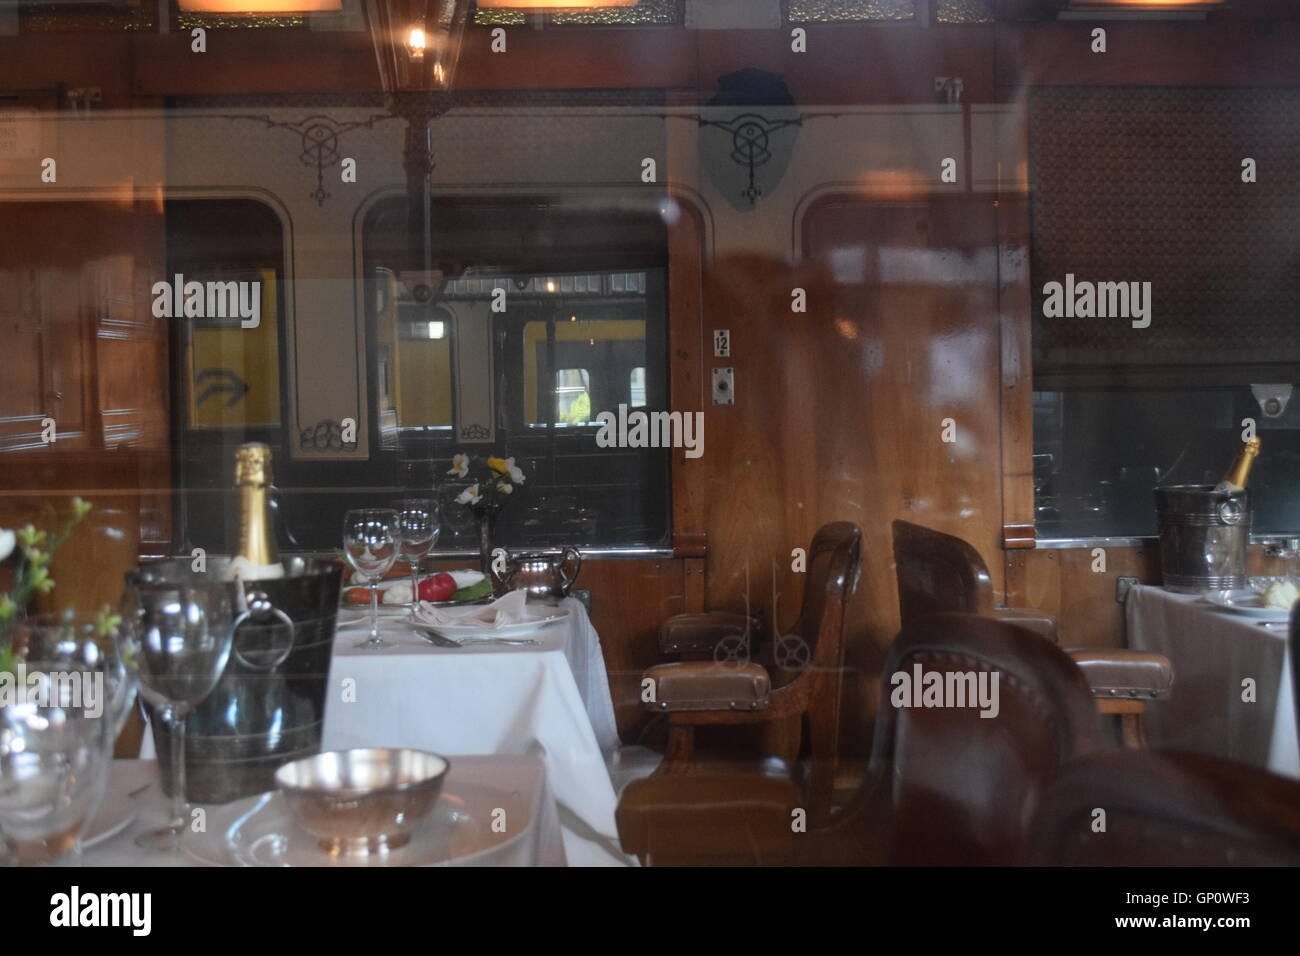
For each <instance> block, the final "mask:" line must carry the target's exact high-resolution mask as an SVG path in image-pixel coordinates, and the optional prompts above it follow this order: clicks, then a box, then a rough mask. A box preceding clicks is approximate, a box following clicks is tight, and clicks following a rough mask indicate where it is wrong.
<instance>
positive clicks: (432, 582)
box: [420, 571, 456, 602]
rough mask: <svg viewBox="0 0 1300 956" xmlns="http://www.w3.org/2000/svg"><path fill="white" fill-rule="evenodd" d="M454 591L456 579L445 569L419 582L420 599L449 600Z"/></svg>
mask: <svg viewBox="0 0 1300 956" xmlns="http://www.w3.org/2000/svg"><path fill="white" fill-rule="evenodd" d="M455 593H456V579H455V578H453V577H452V576H451V575H450V574H448V573H447V572H446V571H443V572H442V573H440V574H435V575H434V576H433V577H431V578H425V579H424V580H423V581H421V582H420V600H421V601H432V602H437V601H450V600H451V597H452V595H453V594H455Z"/></svg>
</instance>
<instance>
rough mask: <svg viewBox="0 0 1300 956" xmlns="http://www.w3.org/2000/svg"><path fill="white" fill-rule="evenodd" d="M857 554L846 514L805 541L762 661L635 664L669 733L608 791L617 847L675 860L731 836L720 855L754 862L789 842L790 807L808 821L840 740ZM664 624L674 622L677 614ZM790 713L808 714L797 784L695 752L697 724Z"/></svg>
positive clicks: (824, 800)
mask: <svg viewBox="0 0 1300 956" xmlns="http://www.w3.org/2000/svg"><path fill="white" fill-rule="evenodd" d="M861 554H862V532H861V531H860V530H859V529H858V527H857V526H856V525H853V524H849V523H845V522H838V523H834V524H828V525H826V526H825V527H823V528H821V530H819V531H818V532H817V534H816V535H815V536H814V538H813V542H812V546H811V548H810V549H809V552H808V570H807V578H806V583H805V587H804V596H803V604H802V607H801V610H800V613H799V619H798V621H797V622H796V623H795V625H794V627H793V628H792V629H791V631H790V632H789V634H787V635H785V636H784V637H781V638H780V639H778V640H777V641H776V642H775V643H774V646H773V647H772V648H771V649H770V650H767V652H766V653H765V654H764V655H763V656H764V657H765V658H770V660H769V661H768V665H767V666H764V665H763V664H760V663H759V662H758V661H757V660H749V659H746V657H745V655H743V654H741V655H739V656H738V657H736V658H735V659H723V660H714V659H708V660H690V661H680V662H675V663H668V664H660V665H657V666H655V667H652V668H650V669H649V670H647V671H646V672H645V675H644V676H645V678H647V679H648V680H650V681H652V682H653V684H652V686H653V687H654V700H653V701H651V702H649V703H647V705H646V706H647V707H648V708H650V709H651V710H653V711H656V712H659V713H663V714H666V715H667V717H668V720H669V741H668V749H667V752H666V753H665V755H664V762H663V764H662V765H661V766H660V768H659V770H657V771H656V772H655V774H654V775H652V776H651V777H648V778H646V779H644V780H639V781H636V782H635V783H632V784H630V785H629V786H628V787H627V789H626V790H624V792H623V795H622V797H621V799H620V801H619V807H618V814H617V816H618V827H619V836H620V839H621V840H622V844H623V849H624V850H625V851H627V852H628V853H634V854H636V855H638V856H641V857H642V858H648V859H651V860H652V861H655V860H657V862H665V861H667V860H669V859H671V860H673V861H674V862H683V861H685V860H686V859H687V858H688V857H690V858H693V859H699V858H702V857H706V856H713V857H715V858H717V857H720V856H726V854H723V853H722V850H723V849H724V848H727V847H730V848H731V849H732V850H733V851H734V853H733V854H732V858H731V859H730V860H729V862H742V861H747V862H762V861H763V859H764V857H765V855H766V856H767V857H770V856H771V854H773V853H780V852H783V851H784V849H785V848H786V847H787V846H788V844H789V839H790V836H791V833H792V830H791V825H790V824H791V814H792V813H793V812H794V811H795V810H797V809H801V810H804V811H805V813H806V814H807V819H808V821H809V824H810V825H815V824H816V823H817V822H819V821H820V820H822V819H824V818H825V817H826V816H827V815H828V814H829V812H830V806H831V795H832V791H833V788H834V773H835V758H836V755H837V751H838V746H839V718H840V697H841V690H842V688H841V684H842V680H843V673H842V671H843V663H844V640H843V631H844V611H845V605H846V604H847V601H848V598H849V596H850V595H851V594H852V592H853V589H854V588H855V587H856V585H857V577H858V570H859V563H860V561H861ZM692 617H695V616H692ZM674 622H676V623H674ZM669 625H670V626H671V627H678V626H682V622H681V619H674V621H671V622H669ZM692 626H697V625H695V624H693V625H692ZM747 626H748V625H747V624H746V621H745V619H744V617H743V616H741V617H740V618H739V619H738V620H731V621H727V622H723V626H722V627H720V628H719V629H718V630H717V631H715V632H713V634H714V639H715V640H716V641H718V642H724V641H726V639H728V638H734V637H736V636H737V635H738V634H739V633H740V632H742V631H744V630H745V628H746V627H747ZM704 633H706V632H703V631H701V634H704ZM696 638H697V640H699V641H700V642H701V643H700V644H699V645H697V649H698V647H702V646H706V644H705V641H706V640H707V638H706V637H703V636H701V635H700V634H697V635H696ZM733 646H734V645H733ZM723 656H724V657H726V655H723ZM791 718H803V720H805V721H806V723H807V729H808V753H809V764H810V767H809V774H808V785H807V789H806V791H804V790H801V789H800V788H799V787H798V786H797V785H796V784H795V783H794V782H793V781H792V780H791V779H790V777H789V775H788V773H786V772H784V770H783V769H782V768H780V767H779V766H777V765H775V764H774V763H773V762H772V761H766V762H764V763H763V764H762V765H759V766H758V767H756V766H755V765H754V764H752V763H748V764H746V763H739V764H738V763H730V762H729V763H728V764H727V765H726V766H720V765H719V764H717V763H710V764H702V763H697V762H696V760H695V728H696V727H697V726H701V725H732V726H736V725H753V724H760V723H768V722H773V721H789V720H790V719H791ZM747 821H748V822H747ZM754 821H761V824H762V825H759V824H757V823H755V822H754ZM778 824H779V825H778ZM691 833H697V834H699V833H708V834H710V841H711V845H712V847H713V849H712V850H710V851H709V852H707V853H706V852H704V848H702V847H701V846H700V845H699V844H698V842H696V843H692V839H694V838H692V839H688V837H689V835H690V834H691ZM760 833H761V834H765V836H764V838H763V839H762V840H760V839H759V834H760Z"/></svg>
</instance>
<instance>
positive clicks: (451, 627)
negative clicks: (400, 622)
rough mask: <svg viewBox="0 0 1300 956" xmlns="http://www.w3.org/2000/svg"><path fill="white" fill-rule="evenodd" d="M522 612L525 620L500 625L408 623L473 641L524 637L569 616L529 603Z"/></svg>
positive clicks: (560, 611)
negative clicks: (525, 617) (525, 616)
mask: <svg viewBox="0 0 1300 956" xmlns="http://www.w3.org/2000/svg"><path fill="white" fill-rule="evenodd" d="M524 613H525V614H526V615H527V620H523V621H519V622H517V623H515V624H503V625H502V626H501V627H484V626H483V625H481V624H428V623H426V622H424V621H416V620H412V621H410V623H411V624H412V625H413V626H417V627H419V628H420V629H422V630H426V631H433V633H435V634H437V635H439V636H441V637H449V638H451V639H452V640H453V641H466V642H473V641H476V640H483V639H485V638H494V637H526V636H527V635H529V634H531V633H532V632H534V631H536V630H539V629H541V628H543V627H549V626H550V625H552V624H555V623H557V622H559V621H563V620H564V619H565V618H567V617H568V616H569V609H568V608H567V607H564V608H558V609H557V608H548V607H544V606H538V605H531V606H528V607H526V608H525V609H524Z"/></svg>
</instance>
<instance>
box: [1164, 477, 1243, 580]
mask: <svg viewBox="0 0 1300 956" xmlns="http://www.w3.org/2000/svg"><path fill="white" fill-rule="evenodd" d="M1214 488H1215V486H1214V485H1167V486H1165V487H1163V488H1157V489H1156V516H1157V518H1158V520H1159V527H1160V567H1161V570H1162V571H1163V573H1164V584H1165V587H1166V588H1168V589H1169V590H1171V591H1187V592H1193V593H1195V592H1200V591H1205V590H1207V589H1210V588H1214V589H1223V588H1244V587H1247V586H1248V585H1249V583H1250V581H1249V576H1248V574H1247V566H1246V548H1247V546H1248V545H1249V544H1250V491H1249V490H1248V489H1242V490H1241V491H1215V490H1214Z"/></svg>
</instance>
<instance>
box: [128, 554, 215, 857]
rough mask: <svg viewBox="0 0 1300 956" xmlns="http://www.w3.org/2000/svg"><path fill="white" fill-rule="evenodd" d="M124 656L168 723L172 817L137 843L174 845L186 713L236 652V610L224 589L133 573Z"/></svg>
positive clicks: (178, 833)
mask: <svg viewBox="0 0 1300 956" xmlns="http://www.w3.org/2000/svg"><path fill="white" fill-rule="evenodd" d="M127 581H128V587H127V593H126V598H125V600H124V611H125V613H124V620H123V627H122V659H123V661H125V663H126V666H127V669H128V670H129V671H131V672H132V673H133V674H135V675H136V678H137V680H138V681H139V686H140V694H141V696H142V697H144V699H145V700H146V701H148V702H149V703H150V704H151V705H152V706H153V707H154V709H155V711H156V712H157V714H158V717H159V719H161V720H162V721H163V723H164V724H165V725H166V727H167V731H168V734H167V736H168V739H169V743H170V745H171V746H170V757H171V760H170V764H171V767H170V769H171V795H172V806H171V819H170V820H169V821H168V823H167V824H166V825H165V826H162V827H159V828H156V829H153V830H150V831H147V832H145V833H142V834H140V835H139V836H138V837H136V841H135V842H136V844H137V845H138V846H142V847H147V848H150V849H158V850H168V849H173V848H175V847H177V846H178V845H179V844H180V840H181V837H182V835H183V834H184V832H185V816H186V801H185V718H186V717H187V716H189V713H190V711H192V710H193V709H194V708H195V707H197V706H198V705H199V704H201V703H202V702H203V700H204V698H206V697H207V696H208V694H210V693H212V690H213V688H215V687H216V686H217V684H218V682H219V681H220V680H221V675H222V674H223V673H224V672H225V669H226V662H227V660H229V658H230V647H231V640H232V638H233V636H234V612H233V610H232V607H231V602H230V598H229V596H228V594H227V592H226V591H225V590H224V589H221V588H216V587H210V586H196V585H195V584H191V583H188V582H184V581H166V580H162V581H159V580H150V579H148V578H145V577H143V576H141V575H139V574H138V573H135V572H133V573H132V574H131V575H128V576H127Z"/></svg>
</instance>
